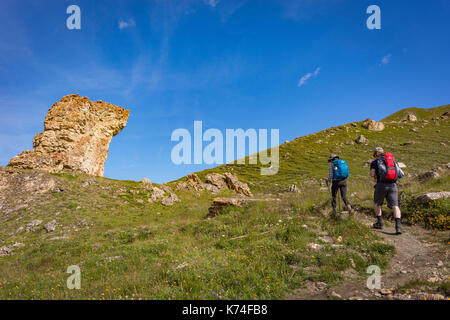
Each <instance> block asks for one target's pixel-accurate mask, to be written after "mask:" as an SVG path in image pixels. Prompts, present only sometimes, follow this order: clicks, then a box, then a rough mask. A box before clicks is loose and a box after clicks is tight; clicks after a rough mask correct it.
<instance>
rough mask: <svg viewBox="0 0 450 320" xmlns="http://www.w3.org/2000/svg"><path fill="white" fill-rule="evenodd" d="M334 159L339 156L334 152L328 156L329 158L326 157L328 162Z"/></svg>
mask: <svg viewBox="0 0 450 320" xmlns="http://www.w3.org/2000/svg"><path fill="white" fill-rule="evenodd" d="M334 159H339V156H338V155H335V154H332V155H331V156H330V159H328V162H331V161H333V160H334Z"/></svg>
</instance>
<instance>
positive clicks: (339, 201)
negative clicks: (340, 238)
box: [337, 192, 342, 213]
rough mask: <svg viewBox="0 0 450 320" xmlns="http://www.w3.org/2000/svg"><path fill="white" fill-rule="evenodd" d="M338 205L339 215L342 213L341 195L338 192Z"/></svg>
mask: <svg viewBox="0 0 450 320" xmlns="http://www.w3.org/2000/svg"><path fill="white" fill-rule="evenodd" d="M337 196H338V203H339V213H341V212H342V211H341V194H340V192H338V195H337Z"/></svg>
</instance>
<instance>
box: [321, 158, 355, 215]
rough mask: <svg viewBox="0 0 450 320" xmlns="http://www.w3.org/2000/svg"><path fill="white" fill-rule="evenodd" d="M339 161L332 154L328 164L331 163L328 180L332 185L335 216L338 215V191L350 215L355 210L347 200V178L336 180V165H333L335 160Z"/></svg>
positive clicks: (332, 202)
mask: <svg viewBox="0 0 450 320" xmlns="http://www.w3.org/2000/svg"><path fill="white" fill-rule="evenodd" d="M337 159H339V156H337V155H335V154H332V155H331V156H330V158H329V159H328V162H330V167H329V169H328V178H327V179H326V180H327V181H328V182H330V181H331V182H332V183H331V205H332V207H333V215H335V214H336V196H337V193H338V191H340V192H341V197H342V200H343V201H344V203H345V206H346V207H347V209H348V213H349V214H352V213H353V209H352V206H351V205H350V202H349V201H348V200H347V178H344V179H334V173H335V170H336V168H335V164H334V163H333V161H334V160H337Z"/></svg>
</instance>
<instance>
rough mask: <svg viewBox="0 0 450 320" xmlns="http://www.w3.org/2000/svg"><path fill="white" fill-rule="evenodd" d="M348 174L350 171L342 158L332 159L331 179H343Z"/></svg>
mask: <svg viewBox="0 0 450 320" xmlns="http://www.w3.org/2000/svg"><path fill="white" fill-rule="evenodd" d="M349 176H350V171H349V170H348V166H347V162H345V160H342V159H337V160H334V161H333V180H343V179H347V178H348V177H349Z"/></svg>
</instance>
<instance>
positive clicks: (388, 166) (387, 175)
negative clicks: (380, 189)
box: [377, 152, 400, 182]
mask: <svg viewBox="0 0 450 320" xmlns="http://www.w3.org/2000/svg"><path fill="white" fill-rule="evenodd" d="M377 167H378V181H379V182H396V181H397V179H398V177H399V173H400V170H399V168H398V166H397V164H396V163H395V161H394V155H393V154H392V153H390V152H386V153H383V154H381V155H380V157H379V158H378V160H377Z"/></svg>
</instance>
